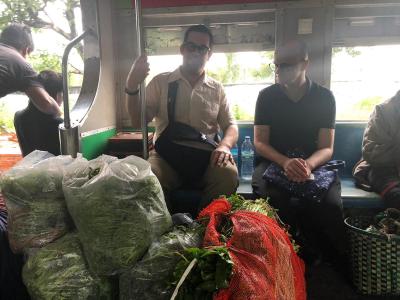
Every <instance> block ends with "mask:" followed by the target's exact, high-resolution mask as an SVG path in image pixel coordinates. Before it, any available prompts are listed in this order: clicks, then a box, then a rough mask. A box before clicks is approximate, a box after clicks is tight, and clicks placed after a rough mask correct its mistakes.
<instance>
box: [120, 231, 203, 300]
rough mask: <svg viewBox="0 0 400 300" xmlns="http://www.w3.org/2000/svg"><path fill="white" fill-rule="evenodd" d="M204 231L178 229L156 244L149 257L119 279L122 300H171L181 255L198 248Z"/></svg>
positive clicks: (148, 253) (165, 235) (151, 247)
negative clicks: (185, 251)
mask: <svg viewBox="0 0 400 300" xmlns="http://www.w3.org/2000/svg"><path fill="white" fill-rule="evenodd" d="M203 234H204V230H203V228H202V227H199V226H198V227H195V228H186V227H184V226H179V227H176V228H175V229H174V230H173V231H171V232H169V233H166V234H164V235H163V236H162V237H160V238H159V239H158V240H157V241H155V242H153V243H152V245H151V246H150V248H149V250H148V251H147V253H146V255H145V256H144V257H143V259H142V260H141V261H139V262H138V263H137V264H136V265H135V266H134V267H133V268H132V269H130V270H128V271H126V272H124V273H123V274H121V276H120V299H121V300H128V299H141V300H153V299H158V300H164V299H165V300H169V299H170V297H171V294H172V292H173V288H172V286H170V284H169V282H168V281H169V279H170V276H171V274H172V272H173V271H174V268H175V266H176V264H177V263H178V261H179V259H180V258H181V257H180V256H179V253H182V252H183V251H184V250H185V249H186V248H190V247H199V246H200V244H201V242H202V237H203Z"/></svg>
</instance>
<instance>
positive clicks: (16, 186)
mask: <svg viewBox="0 0 400 300" xmlns="http://www.w3.org/2000/svg"><path fill="white" fill-rule="evenodd" d="M72 161H73V158H72V157H70V156H53V155H52V154H50V153H48V152H44V151H34V152H32V153H30V154H29V155H27V156H26V157H25V158H24V159H23V160H22V161H20V162H19V163H18V164H16V165H15V166H14V167H13V168H11V169H10V170H9V171H7V172H5V173H4V174H3V175H2V176H1V178H0V186H1V190H2V193H3V195H4V198H5V202H6V206H7V211H8V236H9V241H10V247H11V249H12V250H13V252H15V253H19V252H23V250H24V249H26V248H35V247H42V246H44V245H46V244H48V243H50V242H52V241H53V240H55V239H57V238H59V237H61V236H63V235H64V234H65V233H66V232H68V231H69V230H70V228H71V227H72V221H71V219H70V217H69V214H68V211H67V207H66V203H65V199H64V195H63V191H62V177H63V171H64V169H65V167H66V166H67V165H68V164H70V163H71V162H72Z"/></svg>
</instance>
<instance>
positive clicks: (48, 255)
mask: <svg viewBox="0 0 400 300" xmlns="http://www.w3.org/2000/svg"><path fill="white" fill-rule="evenodd" d="M22 276H23V280H24V283H25V285H26V287H27V289H28V291H29V294H30V295H31V297H32V298H33V299H36V300H42V299H43V300H45V299H65V300H66V299H71V300H75V299H82V300H84V299H93V300H95V299H111V298H112V288H111V285H110V283H109V282H108V281H107V280H106V279H100V278H97V277H94V276H92V275H91V274H90V272H89V271H88V269H87V267H86V264H85V260H84V256H83V253H82V250H81V245H80V242H79V239H78V236H77V234H75V233H71V234H67V235H65V236H64V237H62V238H60V239H59V240H57V241H55V242H54V243H51V244H49V245H47V246H45V247H43V248H41V249H40V250H38V251H37V252H36V253H35V254H33V255H32V256H30V257H29V259H28V260H27V262H26V264H25V266H24V268H23V271H22Z"/></svg>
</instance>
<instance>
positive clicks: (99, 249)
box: [63, 155, 172, 275]
mask: <svg viewBox="0 0 400 300" xmlns="http://www.w3.org/2000/svg"><path fill="white" fill-rule="evenodd" d="M63 190H64V194H65V197H66V200H67V206H68V210H69V212H70V214H71V216H72V218H73V220H74V223H75V225H76V227H77V229H78V234H79V238H80V240H81V242H82V244H83V248H84V252H85V255H86V257H87V260H88V262H89V267H90V269H91V270H92V271H93V272H94V273H95V274H98V275H113V274H116V273H120V272H122V271H124V270H126V269H128V268H130V267H132V266H133V265H134V264H135V263H136V262H137V261H138V259H139V258H141V257H142V256H143V255H144V254H145V253H146V251H147V248H148V247H149V246H150V244H151V243H152V241H153V240H154V239H156V238H157V237H159V236H161V235H162V234H163V233H165V232H166V231H168V230H169V229H170V228H171V227H172V221H171V216H170V214H169V212H168V210H167V207H166V204H165V201H164V196H163V193H162V189H161V186H160V183H159V182H158V180H157V178H156V177H155V175H154V174H153V173H152V172H151V170H150V164H149V163H148V162H146V161H145V160H143V159H141V158H139V157H135V156H129V157H127V158H125V159H122V160H118V159H116V158H114V157H111V156H106V155H103V156H100V157H99V158H97V159H95V160H92V161H89V162H88V161H86V160H84V159H80V160H76V161H75V162H74V163H73V164H71V165H70V166H69V168H68V169H67V172H66V174H65V176H64V179H63Z"/></svg>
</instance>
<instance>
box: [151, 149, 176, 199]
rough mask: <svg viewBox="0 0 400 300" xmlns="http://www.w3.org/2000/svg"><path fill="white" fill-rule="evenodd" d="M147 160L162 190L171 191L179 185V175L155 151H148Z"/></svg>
mask: <svg viewBox="0 0 400 300" xmlns="http://www.w3.org/2000/svg"><path fill="white" fill-rule="evenodd" d="M148 162H149V163H150V166H151V171H152V172H153V173H154V175H156V177H157V179H158V181H160V184H161V186H162V187H163V189H164V191H172V190H174V189H176V188H178V187H179V185H180V179H179V175H178V174H177V173H176V172H175V171H174V170H173V169H172V167H171V166H169V165H168V163H167V162H166V161H165V160H163V159H162V158H161V157H160V156H159V155H158V154H157V153H153V152H152V153H150V157H149V159H148Z"/></svg>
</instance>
